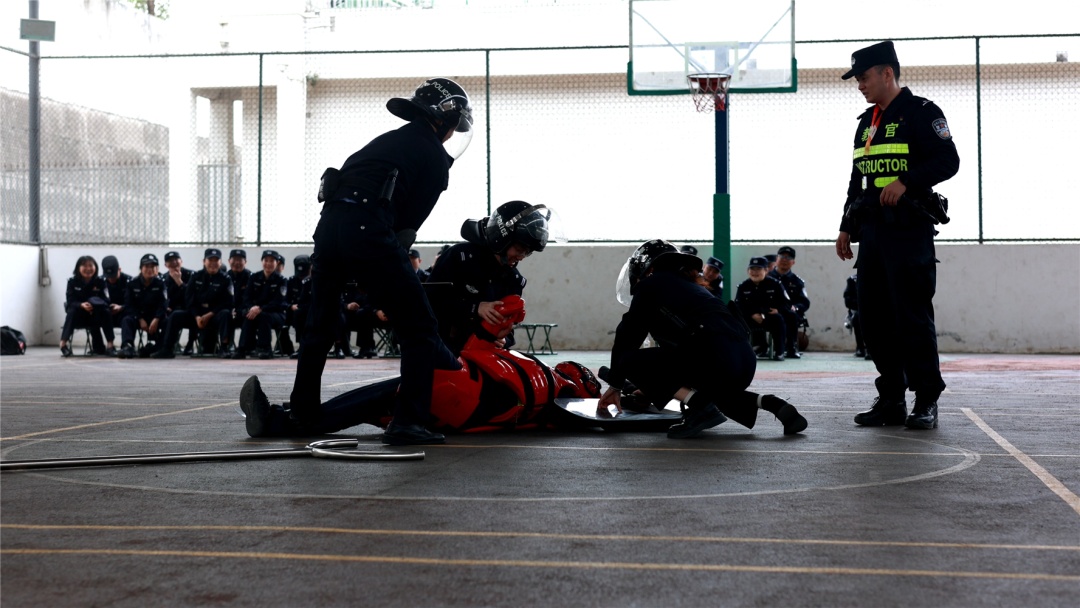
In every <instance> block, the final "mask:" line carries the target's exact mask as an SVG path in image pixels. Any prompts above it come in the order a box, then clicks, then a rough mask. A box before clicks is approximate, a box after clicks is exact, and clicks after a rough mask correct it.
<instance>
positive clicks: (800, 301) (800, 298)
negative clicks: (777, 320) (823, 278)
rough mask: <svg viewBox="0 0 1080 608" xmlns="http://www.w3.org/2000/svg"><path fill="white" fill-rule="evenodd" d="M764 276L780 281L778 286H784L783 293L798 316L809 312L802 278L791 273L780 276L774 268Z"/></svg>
mask: <svg viewBox="0 0 1080 608" xmlns="http://www.w3.org/2000/svg"><path fill="white" fill-rule="evenodd" d="M766 276H770V277H772V278H774V279H776V280H777V281H780V284H781V285H783V286H784V291H786V292H787V295H788V299H789V300H791V303H792V304H794V305H795V309H796V310H798V311H799V314H800V315H805V314H806V311H808V310H810V298H809V296H807V295H806V282H805V281H803V280H802V277H800V276H799V275H797V274H795V273H794V272H792V271H788V273H787V274H781V273H780V271H779V270H777V269H776V268H773V269H772V270H770V271H769V274H767V275H766Z"/></svg>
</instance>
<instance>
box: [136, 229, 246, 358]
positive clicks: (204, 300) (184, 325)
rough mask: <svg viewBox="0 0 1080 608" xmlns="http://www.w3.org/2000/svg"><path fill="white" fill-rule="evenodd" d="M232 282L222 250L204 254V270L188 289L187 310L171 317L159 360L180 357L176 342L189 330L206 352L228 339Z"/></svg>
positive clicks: (212, 250) (197, 275) (196, 274)
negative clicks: (224, 263)
mask: <svg viewBox="0 0 1080 608" xmlns="http://www.w3.org/2000/svg"><path fill="white" fill-rule="evenodd" d="M232 305H233V291H232V282H231V281H230V280H229V277H228V275H227V274H225V273H224V272H222V271H221V250H220V249H215V248H213V247H211V248H210V249H207V250H206V251H205V252H204V253H203V267H202V270H200V271H198V272H196V273H195V274H193V275H191V280H190V281H188V284H187V288H186V289H185V290H184V308H183V310H178V311H176V312H174V313H173V314H172V315H170V316H169V322H168V324H167V325H166V327H165V341H164V343H163V344H162V345H161V348H160V349H158V351H157V352H156V353H154V355H153V356H154V358H157V359H172V358H173V357H175V356H176V352H175V346H176V341H177V340H178V339H179V338H180V332H181V331H182V330H184V329H187V330H188V332H190V334H191V335H194V334H199V343H200V344H202V348H203V353H204V354H210V353H212V352H213V345H214V343H215V341H216V342H217V343H218V348H219V349H220V348H221V343H223V342H224V340H225V333H226V332H227V331H228V329H229V317H230V316H231V314H232Z"/></svg>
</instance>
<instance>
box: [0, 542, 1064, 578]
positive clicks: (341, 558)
mask: <svg viewBox="0 0 1080 608" xmlns="http://www.w3.org/2000/svg"><path fill="white" fill-rule="evenodd" d="M0 554H4V555H114V556H121V555H127V556H137V557H209V558H233V559H279V560H305V561H324V562H352V563H369V564H406V565H422V566H472V567H497V568H569V569H574V570H580V569H583V568H589V569H595V570H648V571H652V572H655V571H657V570H667V571H682V572H685V571H704V572H759V573H770V574H829V575H844V574H847V575H870V576H919V577H935V578H981V579H1011V580H1041V581H1053V582H1080V576H1072V575H1064V574H1044V573H1039V572H1031V573H1027V572H965V571H946V570H890V569H886V568H810V567H801V566H743V565H733V564H660V563H648V562H571V561H540V560H491V559H445V558H424V557H396V556H389V555H327V554H305V553H257V552H249V551H163V550H157V551H155V550H136V549H3V550H0Z"/></svg>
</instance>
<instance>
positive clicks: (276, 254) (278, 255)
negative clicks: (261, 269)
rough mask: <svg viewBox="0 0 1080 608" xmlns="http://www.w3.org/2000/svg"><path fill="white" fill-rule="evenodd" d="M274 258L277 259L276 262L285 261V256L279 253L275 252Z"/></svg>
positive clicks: (281, 262)
mask: <svg viewBox="0 0 1080 608" xmlns="http://www.w3.org/2000/svg"><path fill="white" fill-rule="evenodd" d="M274 259H275V260H277V261H278V264H284V263H285V256H283V255H281V254H280V253H275V254H274Z"/></svg>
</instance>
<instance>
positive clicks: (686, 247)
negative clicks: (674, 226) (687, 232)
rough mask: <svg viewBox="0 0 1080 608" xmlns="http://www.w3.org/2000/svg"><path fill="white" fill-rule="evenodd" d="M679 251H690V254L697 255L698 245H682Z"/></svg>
mask: <svg viewBox="0 0 1080 608" xmlns="http://www.w3.org/2000/svg"><path fill="white" fill-rule="evenodd" d="M679 251H681V252H683V253H689V254H690V255H697V247H694V246H693V245H683V246H682V247H679Z"/></svg>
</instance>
